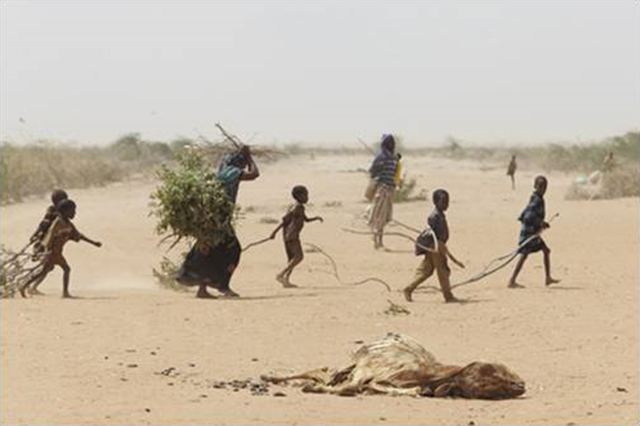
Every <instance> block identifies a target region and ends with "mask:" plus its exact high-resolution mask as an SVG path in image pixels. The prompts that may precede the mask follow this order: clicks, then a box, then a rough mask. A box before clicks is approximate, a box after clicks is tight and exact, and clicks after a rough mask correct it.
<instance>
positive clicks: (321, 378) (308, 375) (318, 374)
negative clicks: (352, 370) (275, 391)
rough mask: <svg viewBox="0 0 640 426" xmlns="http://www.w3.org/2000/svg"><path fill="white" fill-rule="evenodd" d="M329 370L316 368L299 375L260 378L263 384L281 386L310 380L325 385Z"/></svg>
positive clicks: (263, 376) (264, 376)
mask: <svg viewBox="0 0 640 426" xmlns="http://www.w3.org/2000/svg"><path fill="white" fill-rule="evenodd" d="M328 371H329V369H328V368H327V367H322V368H316V369H315V370H309V371H305V372H304V373H300V374H293V375H290V376H267V375H262V376H260V378H261V379H262V380H264V381H265V382H269V383H273V384H283V383H285V384H286V383H287V382H290V381H293V380H311V381H313V382H315V383H326V376H327V372H328Z"/></svg>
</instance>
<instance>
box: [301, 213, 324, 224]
mask: <svg viewBox="0 0 640 426" xmlns="http://www.w3.org/2000/svg"><path fill="white" fill-rule="evenodd" d="M316 220H319V221H320V223H322V222H324V219H323V218H322V217H321V216H314V217H307V215H306V214H305V215H304V221H305V222H315V221H316Z"/></svg>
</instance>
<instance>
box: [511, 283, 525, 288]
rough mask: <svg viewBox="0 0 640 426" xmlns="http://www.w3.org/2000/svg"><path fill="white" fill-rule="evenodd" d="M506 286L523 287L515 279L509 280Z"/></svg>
mask: <svg viewBox="0 0 640 426" xmlns="http://www.w3.org/2000/svg"><path fill="white" fill-rule="evenodd" d="M507 287H508V288H524V286H523V285H522V284H518V283H517V282H515V281H510V282H509V285H508V286H507Z"/></svg>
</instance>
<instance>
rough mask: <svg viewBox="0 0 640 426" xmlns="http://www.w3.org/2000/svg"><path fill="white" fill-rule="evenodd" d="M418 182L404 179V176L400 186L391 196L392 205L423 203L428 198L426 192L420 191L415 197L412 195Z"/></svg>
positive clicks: (413, 179) (412, 179)
mask: <svg viewBox="0 0 640 426" xmlns="http://www.w3.org/2000/svg"><path fill="white" fill-rule="evenodd" d="M417 184H418V182H417V181H416V179H415V178H411V179H409V180H407V179H406V176H405V177H403V179H402V181H401V183H400V185H399V186H398V188H397V189H396V191H395V192H394V194H393V202H394V203H410V202H412V201H424V200H426V199H427V198H428V194H427V191H426V190H424V189H423V190H422V191H420V192H419V193H418V194H417V195H414V194H413V193H414V191H415V189H416V186H417Z"/></svg>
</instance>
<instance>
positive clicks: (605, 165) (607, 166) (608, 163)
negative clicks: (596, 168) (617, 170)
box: [602, 151, 616, 172]
mask: <svg viewBox="0 0 640 426" xmlns="http://www.w3.org/2000/svg"><path fill="white" fill-rule="evenodd" d="M615 165H616V164H615V160H614V159H613V152H611V151H609V153H608V154H607V155H606V156H605V157H604V160H602V171H603V172H610V171H612V170H613V169H614V167H615Z"/></svg>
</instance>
